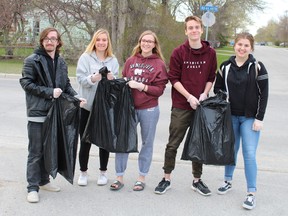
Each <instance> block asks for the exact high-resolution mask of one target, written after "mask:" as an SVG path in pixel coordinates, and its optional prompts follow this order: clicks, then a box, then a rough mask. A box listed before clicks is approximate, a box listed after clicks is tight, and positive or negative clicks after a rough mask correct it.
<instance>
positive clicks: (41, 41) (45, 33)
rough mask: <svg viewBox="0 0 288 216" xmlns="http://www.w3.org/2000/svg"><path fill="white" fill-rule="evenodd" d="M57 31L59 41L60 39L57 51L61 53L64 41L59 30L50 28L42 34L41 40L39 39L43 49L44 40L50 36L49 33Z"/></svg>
mask: <svg viewBox="0 0 288 216" xmlns="http://www.w3.org/2000/svg"><path fill="white" fill-rule="evenodd" d="M52 31H55V32H56V33H57V39H58V46H57V47H56V51H57V52H60V47H62V46H63V41H62V40H61V35H60V33H59V32H58V30H57V29H55V28H53V27H48V28H46V29H44V30H43V31H42V32H41V33H40V39H39V44H40V47H41V48H44V47H43V40H44V38H46V37H47V35H48V34H49V32H52Z"/></svg>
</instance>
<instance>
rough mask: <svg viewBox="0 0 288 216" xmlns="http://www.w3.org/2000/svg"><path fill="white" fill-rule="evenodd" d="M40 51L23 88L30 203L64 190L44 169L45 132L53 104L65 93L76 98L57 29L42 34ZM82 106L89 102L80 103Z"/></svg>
mask: <svg viewBox="0 0 288 216" xmlns="http://www.w3.org/2000/svg"><path fill="white" fill-rule="evenodd" d="M39 44H40V47H39V48H38V49H36V50H35V51H34V53H33V54H32V55H30V56H28V57H27V58H26V59H25V60H24V66H23V69H22V78H20V84H21V86H22V88H23V89H24V91H25V93H26V108H27V118H28V125H27V129H28V139H29V145H28V160H27V171H26V175H27V182H28V186H27V189H28V195H27V201H28V202H30V203H36V202H39V195H38V191H39V188H40V189H43V190H48V191H54V192H58V191H60V188H59V187H58V186H55V185H53V184H51V183H50V179H49V174H48V173H47V171H46V170H45V167H44V159H43V141H42V128H43V123H44V121H45V119H46V117H47V114H48V111H49V109H50V108H51V106H52V100H53V99H54V98H58V97H59V96H60V95H61V94H62V92H65V93H67V94H68V95H71V96H75V95H76V94H77V93H76V91H75V90H74V89H73V88H72V86H71V84H70V80H69V78H68V70H67V65H66V63H65V61H64V59H63V58H62V57H60V56H59V52H60V47H61V46H62V45H63V43H62V40H61V37H60V34H59V32H58V31H57V30H56V29H55V28H46V29H44V30H43V31H42V32H41V33H40V40H39ZM80 100H81V103H80V106H83V105H84V104H85V103H86V101H85V99H80Z"/></svg>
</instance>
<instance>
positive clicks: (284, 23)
mask: <svg viewBox="0 0 288 216" xmlns="http://www.w3.org/2000/svg"><path fill="white" fill-rule="evenodd" d="M278 33H279V34H278V36H279V41H281V42H283V43H284V47H286V46H288V11H285V13H284V15H283V16H281V17H280V21H279V26H278Z"/></svg>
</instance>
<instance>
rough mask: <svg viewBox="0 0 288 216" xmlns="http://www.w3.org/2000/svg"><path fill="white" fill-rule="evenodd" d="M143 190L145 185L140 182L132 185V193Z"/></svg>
mask: <svg viewBox="0 0 288 216" xmlns="http://www.w3.org/2000/svg"><path fill="white" fill-rule="evenodd" d="M144 188H145V183H144V182H141V181H136V182H135V184H134V188H133V191H142V190H144Z"/></svg>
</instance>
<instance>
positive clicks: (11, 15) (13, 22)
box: [0, 0, 29, 55]
mask: <svg viewBox="0 0 288 216" xmlns="http://www.w3.org/2000/svg"><path fill="white" fill-rule="evenodd" d="M28 4H29V1H28V0H14V1H11V0H1V2H0V16H1V19H0V35H1V40H0V41H1V43H2V44H4V45H5V46H6V55H13V47H12V45H13V44H15V43H16V41H17V40H18V39H19V38H21V37H22V36H23V33H24V27H25V19H24V16H23V14H24V12H25V11H27V8H28V7H27V6H28Z"/></svg>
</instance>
